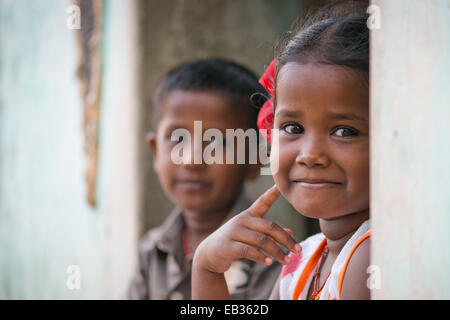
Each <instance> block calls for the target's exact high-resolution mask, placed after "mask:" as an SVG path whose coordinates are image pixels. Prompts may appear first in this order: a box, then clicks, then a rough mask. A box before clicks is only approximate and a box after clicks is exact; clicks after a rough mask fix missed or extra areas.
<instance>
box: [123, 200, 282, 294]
mask: <svg viewBox="0 0 450 320" xmlns="http://www.w3.org/2000/svg"><path fill="white" fill-rule="evenodd" d="M251 204H252V202H251V201H250V200H249V199H248V198H247V197H246V196H245V195H243V196H241V197H240V198H239V199H238V200H237V202H236V204H235V206H234V207H233V209H232V210H231V211H230V214H229V215H228V217H227V218H226V219H225V221H227V220H229V219H230V218H232V217H233V216H235V215H236V214H238V213H240V212H242V211H244V210H245V209H248V208H249V207H250V206H251ZM183 227H184V218H183V215H182V211H181V209H180V208H175V209H174V210H173V211H172V213H171V214H170V215H169V217H168V218H167V219H166V221H165V222H164V224H163V225H162V226H160V227H158V228H155V229H152V230H150V231H148V232H147V234H145V235H144V237H143V238H142V240H141V241H140V243H139V249H138V251H139V266H138V271H137V272H136V274H135V276H134V278H133V280H132V282H131V285H130V288H129V292H128V298H129V299H191V267H192V258H193V255H189V256H187V257H186V256H185V254H184V248H183V242H182V236H181V235H182V230H183ZM280 272H281V265H280V264H279V263H277V262H276V261H274V262H273V263H272V265H270V266H264V265H261V264H259V263H256V262H253V261H250V260H247V259H241V260H238V261H235V262H234V263H233V265H232V266H231V268H230V269H229V270H228V271H227V273H226V274H225V277H226V279H227V284H228V288H229V291H230V296H231V299H245V300H247V299H248V300H253V299H267V298H268V297H269V295H270V293H271V291H272V288H273V286H274V285H275V282H276V280H277V278H278V276H279V274H280Z"/></svg>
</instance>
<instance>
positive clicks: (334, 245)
mask: <svg viewBox="0 0 450 320" xmlns="http://www.w3.org/2000/svg"><path fill="white" fill-rule="evenodd" d="M367 219H369V210H365V211H361V212H356V213H352V214H348V215H345V216H343V217H339V218H333V219H319V222H320V229H321V231H322V232H323V234H324V235H325V237H326V238H327V245H328V249H329V251H330V256H333V257H337V256H338V255H339V252H341V249H342V248H343V247H344V245H345V244H346V243H347V241H348V240H349V239H350V238H351V237H352V235H353V234H354V233H355V232H356V230H358V228H359V227H360V225H361V224H362V223H363V222H364V221H366V220H367Z"/></svg>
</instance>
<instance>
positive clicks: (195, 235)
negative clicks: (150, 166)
mask: <svg viewBox="0 0 450 320" xmlns="http://www.w3.org/2000/svg"><path fill="white" fill-rule="evenodd" d="M255 93H259V94H260V95H261V96H262V95H265V94H266V91H265V89H264V88H263V87H262V86H261V85H260V84H259V83H258V79H257V78H256V76H255V75H254V74H252V73H251V72H250V71H249V70H247V69H246V68H244V67H242V66H240V65H238V64H236V63H233V62H230V61H226V60H222V59H205V60H199V61H194V62H191V63H186V64H183V65H181V66H178V67H176V68H175V69H172V70H171V71H170V72H169V73H168V74H167V75H166V77H165V78H164V79H163V80H162V82H161V83H160V84H159V86H158V89H157V91H156V94H155V97H154V107H155V110H154V111H155V117H154V118H155V120H156V123H157V126H156V132H155V133H153V132H152V133H149V134H148V136H147V139H148V143H149V146H150V149H151V151H152V153H153V157H154V169H155V172H156V173H157V175H158V178H159V181H160V183H161V185H162V187H163V189H164V191H165V193H166V194H167V195H168V197H169V198H170V199H171V201H172V202H173V203H174V204H175V205H176V208H175V209H174V210H173V212H172V213H171V214H170V216H169V217H168V218H167V219H166V221H165V222H164V223H163V225H162V226H160V227H158V228H155V229H152V230H150V231H149V232H148V233H147V234H146V235H145V236H144V237H143V239H142V240H141V242H140V244H139V271H138V272H137V274H136V275H135V277H134V279H133V281H132V283H131V286H130V290H129V298H130V299H190V297H191V265H192V257H193V253H194V251H195V249H196V248H197V246H198V244H199V243H200V242H201V241H202V240H203V239H205V238H206V237H207V236H208V235H209V234H211V233H212V232H213V231H214V230H216V229H217V228H218V227H220V226H221V225H222V224H223V223H224V222H225V221H227V220H229V219H231V218H232V217H233V216H235V215H236V214H238V213H240V212H241V211H243V210H245V209H247V208H248V207H249V206H250V205H251V203H252V202H251V201H250V200H249V199H248V198H247V197H246V195H245V194H244V192H243V191H244V183H245V181H246V180H247V179H253V178H255V177H256V176H257V175H258V173H259V166H258V165H255V164H253V165H252V164H249V163H248V162H249V161H246V163H245V164H237V163H236V162H237V161H236V159H235V161H234V162H233V163H232V164H228V163H227V162H228V161H225V150H224V152H223V157H224V161H223V164H221V163H217V162H216V163H212V164H206V163H205V161H204V159H201V161H198V160H197V161H194V160H195V154H196V153H197V154H198V151H199V149H200V155H203V152H202V151H203V149H204V148H205V147H206V146H207V145H208V144H206V143H205V142H203V146H202V147H200V146H198V145H197V146H196V143H195V142H193V143H190V142H189V148H187V149H188V150H183V155H182V156H183V162H182V163H181V164H176V163H175V162H174V161H173V158H172V155H173V150H174V148H175V146H177V144H179V143H180V142H183V141H182V140H177V141H173V140H174V139H173V136H172V133H173V132H174V130H176V129H184V130H185V132H189V134H190V136H191V137H194V128H195V124H194V121H201V130H202V133H204V132H205V131H206V130H208V129H218V130H220V132H222V133H223V137H225V136H226V129H242V130H244V131H246V130H247V129H250V128H251V129H254V130H255V132H258V131H257V126H256V118H257V114H258V109H257V108H256V107H255V106H254V105H253V104H252V102H251V97H252V95H253V94H255ZM197 124H198V122H197ZM186 130H187V131H186ZM191 140H192V141H193V140H194V139H191ZM211 143H219V146H220V147H222V146H223V149H225V146H228V145H229V141H228V142H227V141H225V139H224V141H212V142H211ZM233 145H234V146H235V150H234V154H235V157H236V156H237V155H238V153H239V152H246V154H247V153H248V150H247V151H246V150H237V144H233ZM215 150H217V149H215ZM215 155H216V154H215ZM216 156H217V155H216ZM246 159H247V160H248V156H247V157H246ZM280 270H281V265H280V264H278V263H273V264H272V265H271V266H263V265H260V264H257V263H254V262H252V261H250V260H245V259H242V260H238V261H235V262H234V263H233V265H232V266H231V268H230V269H229V270H228V271H227V274H226V279H227V285H228V287H229V291H230V296H231V298H233V299H267V298H268V297H269V294H270V291H271V288H272V287H273V285H274V283H275V281H276V279H277V276H278V274H279V273H280Z"/></svg>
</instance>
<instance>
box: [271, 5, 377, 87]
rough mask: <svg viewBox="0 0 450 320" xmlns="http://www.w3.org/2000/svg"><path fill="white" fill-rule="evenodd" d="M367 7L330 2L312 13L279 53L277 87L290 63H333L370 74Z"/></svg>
mask: <svg viewBox="0 0 450 320" xmlns="http://www.w3.org/2000/svg"><path fill="white" fill-rule="evenodd" d="M368 6H369V1H357V0H350V1H349V0H347V1H328V4H325V5H323V6H320V7H316V8H314V9H312V10H310V11H309V12H308V13H307V14H306V16H305V17H304V18H303V19H301V20H299V21H297V22H296V23H295V25H294V27H293V29H292V31H289V32H288V34H287V39H286V40H285V41H284V43H283V46H282V49H281V51H280V52H279V53H278V54H277V64H276V75H275V84H276V79H277V76H278V72H279V71H280V70H281V68H282V67H283V66H284V65H286V64H287V63H289V62H297V63H301V64H303V63H319V64H332V65H338V66H345V67H350V68H353V69H357V70H360V71H363V72H364V73H367V74H368V73H369V30H368V27H367V19H368V18H369V15H368V14H367V12H366V11H367V7H368ZM275 88H276V85H275Z"/></svg>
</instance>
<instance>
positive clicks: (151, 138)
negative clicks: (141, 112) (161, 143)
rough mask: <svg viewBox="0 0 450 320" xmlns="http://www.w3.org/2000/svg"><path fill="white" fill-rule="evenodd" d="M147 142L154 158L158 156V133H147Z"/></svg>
mask: <svg viewBox="0 0 450 320" xmlns="http://www.w3.org/2000/svg"><path fill="white" fill-rule="evenodd" d="M145 140H146V141H147V144H148V146H149V148H150V151H151V152H152V154H153V156H156V133H155V132H149V133H147V135H146V136H145Z"/></svg>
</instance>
